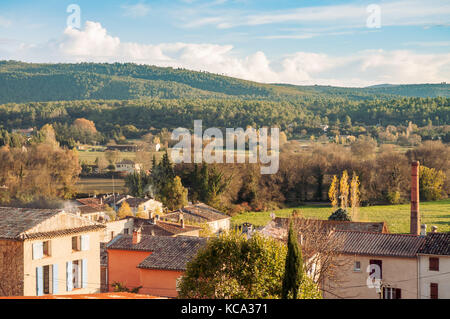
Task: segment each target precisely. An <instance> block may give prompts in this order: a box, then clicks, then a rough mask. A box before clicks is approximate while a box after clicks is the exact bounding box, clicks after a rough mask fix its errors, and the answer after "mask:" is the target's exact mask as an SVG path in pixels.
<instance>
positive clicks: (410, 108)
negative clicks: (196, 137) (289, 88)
mask: <svg viewBox="0 0 450 319" xmlns="http://www.w3.org/2000/svg"><path fill="white" fill-rule="evenodd" d="M449 103H450V102H449V98H398V99H393V100H376V99H374V100H357V101H354V100H349V99H345V98H336V97H325V98H316V97H314V98H313V97H308V98H306V97H305V98H303V99H296V100H292V101H287V100H284V101H276V100H273V101H270V100H247V99H172V100H161V99H149V100H127V101H118V100H108V101H106V100H86V101H66V102H45V103H43V102H41V103H36V102H33V103H27V104H14V103H10V104H4V105H0V126H3V127H4V128H5V129H8V130H9V131H11V130H12V129H14V128H23V127H30V126H32V127H40V126H42V125H45V124H47V123H53V124H56V123H59V124H60V125H67V127H64V126H63V127H61V128H60V130H61V131H62V132H64V131H68V130H69V127H70V125H72V123H73V122H74V121H75V120H76V119H79V118H85V119H88V120H90V121H93V122H95V125H96V127H97V129H98V130H99V131H100V132H101V133H102V134H103V136H104V139H105V141H108V140H109V139H114V140H116V141H120V140H121V139H122V138H123V137H126V138H136V137H138V136H142V135H144V134H146V133H148V132H150V131H151V128H156V129H158V130H161V129H163V128H166V129H169V130H172V129H174V128H177V127H187V128H191V127H192V125H193V121H194V120H196V119H203V122H204V125H205V126H207V127H219V128H227V127H247V126H248V125H250V126H252V127H255V128H258V127H262V126H269V127H280V129H281V130H282V131H284V132H286V134H288V137H290V138H291V137H293V136H296V137H299V136H303V135H304V134H305V133H306V134H308V135H315V136H317V137H318V136H320V135H322V134H326V135H327V136H328V137H333V138H334V137H335V136H336V135H355V136H359V135H361V134H363V135H371V136H374V137H377V138H378V135H380V136H379V138H380V139H388V140H389V139H391V140H392V139H393V140H395V141H397V140H399V142H402V141H404V140H405V139H408V138H409V139H412V137H413V135H411V136H410V137H405V136H402V135H401V133H400V132H386V131H385V130H384V129H382V128H386V127H388V126H396V127H399V128H402V130H403V131H405V129H406V128H407V127H408V123H409V122H412V123H415V124H417V125H418V126H420V127H422V128H424V129H420V128H419V127H418V128H417V129H416V130H415V131H414V133H413V134H414V135H417V136H422V137H421V138H422V139H423V140H426V139H430V138H434V139H436V138H441V139H443V140H448V139H449V137H450V133H449V127H448V123H450V112H449V108H448V105H449ZM430 123H431V126H430ZM327 125H328V126H329V129H328V130H327V131H326V132H324V127H325V126H327ZM61 134H62V135H63V133H61ZM87 138H88V137H86V136H82V135H81V136H80V139H87Z"/></svg>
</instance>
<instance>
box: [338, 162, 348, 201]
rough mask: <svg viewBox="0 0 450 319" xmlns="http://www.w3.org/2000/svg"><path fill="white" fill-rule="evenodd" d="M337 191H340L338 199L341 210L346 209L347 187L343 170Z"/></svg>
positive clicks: (345, 173) (345, 172) (346, 175)
mask: <svg viewBox="0 0 450 319" xmlns="http://www.w3.org/2000/svg"><path fill="white" fill-rule="evenodd" d="M339 191H340V195H341V196H340V197H341V208H342V209H347V207H348V194H349V187H348V173H347V171H346V170H345V171H344V172H343V173H342V177H341V182H340V185H339Z"/></svg>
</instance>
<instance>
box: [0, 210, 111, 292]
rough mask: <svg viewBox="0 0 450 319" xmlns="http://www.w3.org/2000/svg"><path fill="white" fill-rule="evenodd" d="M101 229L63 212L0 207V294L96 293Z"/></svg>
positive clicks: (97, 288)
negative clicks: (0, 270)
mask: <svg viewBox="0 0 450 319" xmlns="http://www.w3.org/2000/svg"><path fill="white" fill-rule="evenodd" d="M104 228H105V226H103V225H101V224H98V223H95V222H91V221H89V220H87V219H85V218H81V217H79V216H77V215H74V214H71V213H66V212H64V211H62V210H48V209H47V210H42V209H25V208H0V269H2V272H1V273H0V285H1V288H2V289H0V295H3V296H42V295H50V294H53V295H56V294H58V295H66V294H86V293H97V292H99V291H100V237H101V234H102V232H103V229H104Z"/></svg>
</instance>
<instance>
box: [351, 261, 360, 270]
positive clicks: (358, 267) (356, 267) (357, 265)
mask: <svg viewBox="0 0 450 319" xmlns="http://www.w3.org/2000/svg"><path fill="white" fill-rule="evenodd" d="M353 271H361V262H360V261H355V265H354V267H353Z"/></svg>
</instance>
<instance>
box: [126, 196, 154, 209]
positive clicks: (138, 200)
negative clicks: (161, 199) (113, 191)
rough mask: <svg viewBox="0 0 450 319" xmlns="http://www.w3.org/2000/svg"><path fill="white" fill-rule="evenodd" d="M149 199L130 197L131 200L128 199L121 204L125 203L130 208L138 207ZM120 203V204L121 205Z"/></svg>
mask: <svg viewBox="0 0 450 319" xmlns="http://www.w3.org/2000/svg"><path fill="white" fill-rule="evenodd" d="M149 200H150V199H149V198H136V197H132V198H128V199H126V200H124V201H123V202H127V203H128V205H130V207H136V208H137V207H139V205H141V204H143V203H146V202H148V201H149ZM123 202H122V203H123Z"/></svg>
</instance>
